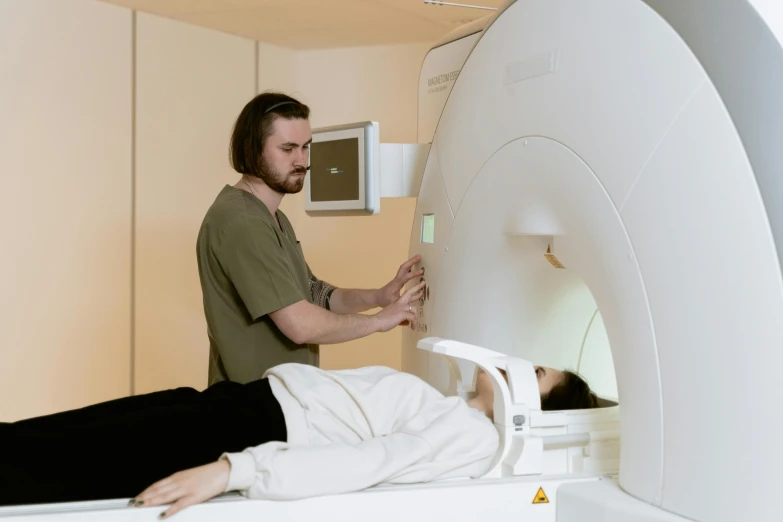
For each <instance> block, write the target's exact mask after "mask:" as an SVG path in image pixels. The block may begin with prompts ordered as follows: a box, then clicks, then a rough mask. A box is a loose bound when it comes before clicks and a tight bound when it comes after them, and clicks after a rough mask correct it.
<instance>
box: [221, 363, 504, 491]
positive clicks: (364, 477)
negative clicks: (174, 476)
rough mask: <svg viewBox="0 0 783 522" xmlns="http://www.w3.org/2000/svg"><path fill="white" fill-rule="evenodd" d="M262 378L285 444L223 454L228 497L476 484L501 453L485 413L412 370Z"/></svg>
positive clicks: (293, 367) (285, 371)
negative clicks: (279, 413)
mask: <svg viewBox="0 0 783 522" xmlns="http://www.w3.org/2000/svg"><path fill="white" fill-rule="evenodd" d="M266 377H268V378H269V382H270V385H271V388H272V392H273V393H274V395H275V397H276V398H277V400H278V401H279V402H280V406H281V407H282V409H283V414H284V415H285V422H286V428H287V431H288V441H287V442H269V443H266V444H262V445H260V446H257V447H254V448H248V449H246V450H245V451H243V452H241V453H227V454H224V455H223V456H222V457H221V458H222V459H228V460H229V461H230V463H231V473H230V476H229V481H228V485H227V486H226V491H232V490H239V491H240V492H241V493H242V494H244V495H246V496H248V497H249V498H253V499H275V500H292V499H301V498H307V497H314V496H320V495H331V494H338V493H347V492H351V491H358V490H361V489H365V488H368V487H371V486H374V485H377V484H382V483H385V484H410V483H416V482H429V481H433V480H440V479H449V478H457V477H479V476H481V475H483V474H485V473H486V472H487V471H489V466H490V464H491V462H492V459H493V457H494V456H495V452H496V451H497V449H498V434H497V430H496V429H495V427H494V425H493V424H492V422H491V421H490V420H489V419H488V418H487V416H486V415H485V414H484V413H482V412H481V411H479V410H476V409H472V408H470V407H468V405H467V404H466V403H465V402H464V401H463V400H462V399H460V398H458V397H444V396H443V395H441V394H440V393H439V392H438V391H437V390H435V389H434V388H432V387H431V386H430V385H428V384H427V383H425V382H424V381H422V380H421V379H419V378H417V377H415V376H413V375H410V374H407V373H402V372H398V371H395V370H392V369H390V368H385V367H377V366H375V367H367V368H361V369H358V370H343V371H325V370H321V369H319V368H315V367H312V366H307V365H301V364H284V365H281V366H276V367H274V368H272V369H271V370H269V371H268V372H267V373H266Z"/></svg>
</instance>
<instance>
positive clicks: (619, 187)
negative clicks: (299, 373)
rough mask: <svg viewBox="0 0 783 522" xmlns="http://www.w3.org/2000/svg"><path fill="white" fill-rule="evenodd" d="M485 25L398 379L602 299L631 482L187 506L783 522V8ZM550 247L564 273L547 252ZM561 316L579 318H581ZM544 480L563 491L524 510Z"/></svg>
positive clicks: (594, 10)
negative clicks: (432, 347)
mask: <svg viewBox="0 0 783 522" xmlns="http://www.w3.org/2000/svg"><path fill="white" fill-rule="evenodd" d="M474 34H475V36H474V37H473V39H472V40H473V41H470V40H464V41H463V42H462V44H463V45H464V46H465V48H466V49H467V52H468V53H469V57H468V59H467V61H466V62H465V63H464V66H462V64H461V63H457V65H456V67H455V68H454V69H451V70H452V71H454V70H457V71H459V72H458V74H457V75H449V76H451V78H452V79H453V78H456V81H453V83H452V85H450V86H448V87H447V88H446V89H443V90H442V91H440V92H446V91H448V92H446V95H445V96H446V97H447V101H446V104H445V107H444V108H443V111H442V114H438V115H437V125H434V124H433V123H432V122H430V123H426V124H424V123H423V124H421V125H420V132H421V134H420V141H430V140H431V141H432V143H433V145H432V147H431V151H430V156H429V159H428V162H427V166H426V170H425V174H424V177H423V180H422V184H421V189H420V196H419V201H418V206H417V210H416V217H415V220H414V224H413V232H412V234H411V251H412V252H421V253H422V255H423V265H424V266H425V267H426V270H427V272H426V277H427V280H428V285H429V287H430V296H429V299H425V301H424V303H423V304H422V309H423V312H424V313H423V317H422V321H421V324H422V325H425V328H426V330H425V332H420V331H416V332H411V331H408V332H406V333H405V334H404V335H405V339H404V346H403V364H404V366H405V368H404V369H406V370H410V371H413V372H415V373H419V374H420V375H422V376H424V377H425V378H427V379H430V381H431V382H432V383H433V385H435V386H438V387H444V386H448V383H447V380H444V376H443V374H442V372H441V371H439V370H438V364H439V363H438V361H437V360H430V358H429V356H428V355H427V354H425V353H423V352H421V351H420V350H416V348H415V345H416V343H417V342H418V340H419V339H421V338H422V337H424V336H433V335H437V336H439V337H443V338H453V339H458V340H460V341H464V342H471V343H473V344H477V345H480V346H486V347H488V348H491V349H493V350H498V351H501V352H505V353H508V354H510V355H518V356H523V357H526V358H530V359H535V362H537V363H538V362H544V361H539V360H538V359H539V358H541V357H544V356H546V354H547V353H548V350H550V348H551V345H548V342H549V341H551V340H552V339H557V338H558V337H557V335H556V334H557V331H558V330H559V326H560V325H566V324H568V323H567V322H566V321H565V320H564V319H562V318H560V317H559V316H558V315H557V313H559V312H557V313H555V315H554V316H552V315H547V314H548V313H549V311H552V310H560V309H562V308H564V307H563V306H559V307H558V306H554V305H553V303H554V304H558V303H559V304H561V305H562V303H568V302H570V301H569V299H571V297H569V296H573V295H577V294H579V292H582V294H581V295H582V296H584V295H585V294H584V293H583V288H587V289H589V294H590V297H591V298H592V299H594V302H595V304H596V305H597V307H598V309H600V317H601V320H602V321H603V328H596V329H594V330H592V331H593V332H594V335H597V336H599V337H600V333H601V332H603V331H605V333H606V335H607V339H608V342H609V345H610V346H611V353H612V359H613V361H614V368H615V370H616V380H617V396H618V397H619V400H620V403H621V404H622V406H621V408H620V410H619V412H618V414H619V418H620V421H621V429H620V431H621V441H622V448H621V452H620V473H619V480H618V481H617V484H615V482H614V481H612V480H599V479H598V476H597V475H590V474H585V475H580V474H573V473H572V474H569V475H566V476H561V475H554V476H553V475H547V476H542V477H516V478H509V479H502V480H494V479H487V480H479V481H470V480H465V481H453V482H448V483H443V484H427V485H421V486H411V487H379V488H375V489H373V490H370V491H367V492H360V493H355V494H349V495H341V496H333V497H324V498H317V499H309V500H306V501H301V502H293V503H283V502H264V501H258V502H246V501H238V500H235V496H229V497H225V498H220V499H216V500H215V501H212V502H209V503H207V504H205V505H201V506H197V507H194V508H191V509H189V510H188V511H186V512H184V513H182V514H181V515H178V517H179V518H180V519H181V520H183V522H185V521H186V520H213V519H215V518H221V519H228V518H231V519H236V520H258V517H259V516H263V517H264V518H265V519H270V520H302V519H303V518H305V517H308V518H315V517H318V518H320V519H324V518H326V519H329V518H333V519H340V520H345V519H346V518H347V517H350V518H351V519H356V520H359V519H368V518H372V519H373V520H376V521H379V520H399V519H400V518H402V517H405V518H406V519H408V520H431V519H436V518H443V517H450V518H452V519H456V520H475V519H477V518H479V517H487V516H488V517H501V516H509V515H511V516H513V517H514V518H519V519H525V520H531V521H533V520H536V521H537V520H555V519H557V520H558V521H566V522H570V521H575V520H580V521H587V522H593V521H610V520H611V521H620V520H640V521H641V520H644V521H661V520H683V519H692V520H700V521H735V520H776V519H777V518H778V512H779V503H778V501H777V496H776V494H777V490H778V489H779V488H778V486H779V485H780V484H781V483H782V481H781V479H780V478H779V470H780V469H781V467H782V466H781V465H782V464H783V455H781V453H782V452H783V449H781V446H780V444H779V442H778V438H779V429H780V425H781V414H780V407H779V405H780V403H781V399H783V396H782V395H783V392H781V391H780V388H779V387H778V386H777V379H776V371H777V368H778V367H779V366H780V363H781V357H782V356H781V355H780V353H781V350H780V346H783V344H782V343H781V341H783V283H782V282H781V268H780V263H779V252H778V250H779V248H780V245H781V244H783V237H782V236H783V189H782V188H781V184H783V177H781V175H780V172H781V168H782V167H783V148H781V147H779V146H778V142H779V140H780V137H781V136H783V104H782V103H781V102H780V96H781V95H780V93H781V92H783V49H781V44H780V42H781V41H783V13H782V12H781V7H779V5H778V4H777V3H776V2H774V0H766V1H765V0H753V1H750V2H748V1H746V0H690V1H688V2H682V1H681V0H646V1H643V0H602V1H590V2H587V1H585V0H518V1H517V2H510V3H509V4H508V5H507V6H505V8H504V10H503V11H502V12H500V13H498V16H497V17H493V18H492V19H491V20H490V23H489V24H487V26H486V28H484V30H483V32H481V33H474ZM436 51H437V49H435V50H433V53H434V52H436ZM426 65H427V62H426V61H425V67H426ZM460 69H461V71H460ZM427 74H428V73H427V71H425V68H424V67H423V73H422V77H423V80H424V81H425V82H426V78H427V77H428V76H426V75H427ZM447 81H448V80H447ZM435 112H438V111H435ZM427 125H430V127H431V129H433V130H434V129H435V128H437V131H436V132H435V133H434V135H433V136H432V137H431V138H430V137H428V136H427V131H423V132H422V129H426V126H427ZM424 214H434V215H435V218H434V241H433V243H431V244H421V234H420V230H421V222H420V220H421V216H422V215H424ZM550 245H551V248H552V251H553V253H554V255H555V256H556V257H557V259H558V260H559V261H560V262H561V263H562V264H563V265H564V266H565V267H566V269H565V271H562V272H558V271H557V270H558V269H554V268H553V267H552V266H551V265H549V264H548V261H546V260H545V259H544V257H543V253H544V252H545V250H544V249H545V248H546V247H547V246H550ZM545 263H546V264H545ZM531 274H532V275H535V276H542V278H539V277H533V276H532V275H531ZM552 274H558V275H556V276H555V275H552ZM563 274H568V275H563ZM570 274H573V275H570ZM558 278H559V279H568V278H574V279H573V280H572V282H573V284H572V285H565V286H563V288H565V289H566V290H564V291H563V292H565V293H558V292H554V293H552V289H555V290H557V289H558V288H560V287H559V286H558V281H559V279H558ZM574 289H576V290H574ZM572 290H573V291H572ZM574 299H576V300H577V301H578V302H580V303H582V304H584V302H585V300H581V301H580V300H579V299H578V298H574ZM542 300H543V301H542ZM542 302H543V306H542ZM565 308H566V311H567V312H568V313H566V314H565V316H567V317H578V318H580V320H582V319H581V318H582V316H583V311H584V309H589V308H590V307H589V306H586V305H584V307H583V308H579V310H577V312H572V311H571V309H570V308H569V307H568V306H565ZM596 317H597V316H596ZM590 328H591V327H590V326H588V330H585V332H589V331H590ZM586 335H587V334H586ZM596 346H601V343H600V342H598V343H596ZM565 352H568V350H565ZM576 360H577V361H579V359H576ZM577 364H581V363H580V362H579V363H577ZM610 393H611V390H609V391H607V392H606V394H607V395H609V394H610ZM609 409H611V408H609ZM570 471H579V470H576V469H572V470H570ZM585 471H589V470H585ZM542 485H544V487H545V488H546V492H547V495H548V496H549V500H550V501H551V502H550V503H549V504H540V505H535V506H532V508H535V509H532V508H531V499H533V498H534V496H535V492H536V491H537V489H538V488H539V487H541V486H542ZM159 511H160V509H155V508H150V509H125V508H124V502H122V501H120V502H115V501H107V502H92V503H76V504H72V505H68V506H52V507H50V508H46V507H40V506H35V507H26V508H5V509H0V516H9V517H10V519H11V520H13V519H17V518H19V519H22V518H25V519H26V518H27V517H26V515H36V516H39V517H40V516H43V517H44V518H45V519H47V520H50V519H55V518H56V519H58V520H107V519H109V518H111V519H112V520H153V519H157V513H158V512H159Z"/></svg>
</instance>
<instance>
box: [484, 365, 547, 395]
mask: <svg viewBox="0 0 783 522" xmlns="http://www.w3.org/2000/svg"><path fill="white" fill-rule="evenodd" d="M534 368H535V370H536V379H537V380H538V393H539V394H540V395H541V396H544V395H547V394H549V392H550V391H552V388H554V387H555V386H557V385H558V384H560V383H561V382H562V381H563V372H561V371H560V370H555V369H554V368H547V367H545V366H534ZM500 373H501V374H502V375H503V377H506V374H505V372H503V371H501V372H500ZM506 380H507V381H508V379H506ZM476 392H477V393H478V394H479V395H489V396H491V395H492V393H493V391H492V379H491V378H490V377H489V374H488V373H487V372H485V371H480V372H479V375H478V380H477V382H476Z"/></svg>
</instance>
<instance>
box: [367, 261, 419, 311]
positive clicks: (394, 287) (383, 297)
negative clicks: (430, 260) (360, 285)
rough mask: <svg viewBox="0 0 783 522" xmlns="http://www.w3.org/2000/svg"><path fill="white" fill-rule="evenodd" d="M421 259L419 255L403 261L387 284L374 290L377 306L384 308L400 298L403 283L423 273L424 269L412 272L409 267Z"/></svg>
mask: <svg viewBox="0 0 783 522" xmlns="http://www.w3.org/2000/svg"><path fill="white" fill-rule="evenodd" d="M420 261H421V256H413V257H412V258H410V259H408V260H407V261H405V262H404V263H403V264H402V265H400V268H399V269H398V270H397V275H396V276H395V277H394V279H392V280H391V281H389V283H388V284H386V285H384V286H383V287H382V288H379V289H378V290H376V292H377V298H376V300H377V301H378V306H380V307H382V308H385V307H387V306H389V305H390V304H392V303H396V302H397V301H398V300H399V299H400V292H401V291H402V288H403V287H404V286H405V284H406V283H407V282H408V281H410V280H411V279H416V278H417V277H421V276H423V275H424V270H417V271H415V272H413V271H412V270H411V269H412V268H413V266H414V265H415V264H416V263H419V262H420Z"/></svg>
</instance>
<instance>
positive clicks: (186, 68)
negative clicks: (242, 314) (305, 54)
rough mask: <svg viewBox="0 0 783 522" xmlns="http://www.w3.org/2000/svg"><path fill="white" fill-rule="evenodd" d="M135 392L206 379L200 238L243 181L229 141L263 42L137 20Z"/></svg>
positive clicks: (201, 383)
mask: <svg viewBox="0 0 783 522" xmlns="http://www.w3.org/2000/svg"><path fill="white" fill-rule="evenodd" d="M136 48H137V64H138V65H137V71H136V85H137V94H136V96H137V102H136V129H137V131H136V136H137V138H136V140H137V141H136V258H135V259H136V267H135V268H136V282H135V289H136V306H135V310H136V320H135V327H136V328H135V333H136V335H135V347H136V350H135V351H136V368H135V392H136V393H145V392H149V391H153V390H160V389H164V388H172V387H177V386H194V387H197V388H203V387H205V386H206V384H207V361H208V353H209V342H208V340H207V327H206V322H205V320H204V312H203V307H202V300H201V286H200V284H199V279H198V269H197V265H196V238H197V235H198V230H199V226H200V225H201V220H202V218H203V217H204V213H205V212H206V211H207V208H209V205H210V204H211V203H212V201H213V200H214V199H215V197H216V196H217V194H218V192H220V190H221V188H222V187H223V186H224V185H225V184H226V183H233V182H234V175H233V170H232V169H231V168H230V167H229V164H228V143H229V137H230V135H231V129H232V127H233V124H234V120H235V118H236V117H237V115H238V114H239V112H240V111H241V110H242V107H243V106H244V105H245V104H246V103H247V102H248V100H250V99H251V98H252V97H253V96H254V94H255V84H256V79H255V72H256V69H255V63H254V62H255V42H253V41H251V40H246V39H243V38H239V37H236V36H231V35H227V34H224V33H219V32H217V31H211V30H208V29H203V28H199V27H195V26H191V25H187V24H184V23H181V22H175V21H172V20H168V19H166V18H161V17H157V16H152V15H146V14H143V13H139V14H138V20H137V41H136Z"/></svg>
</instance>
